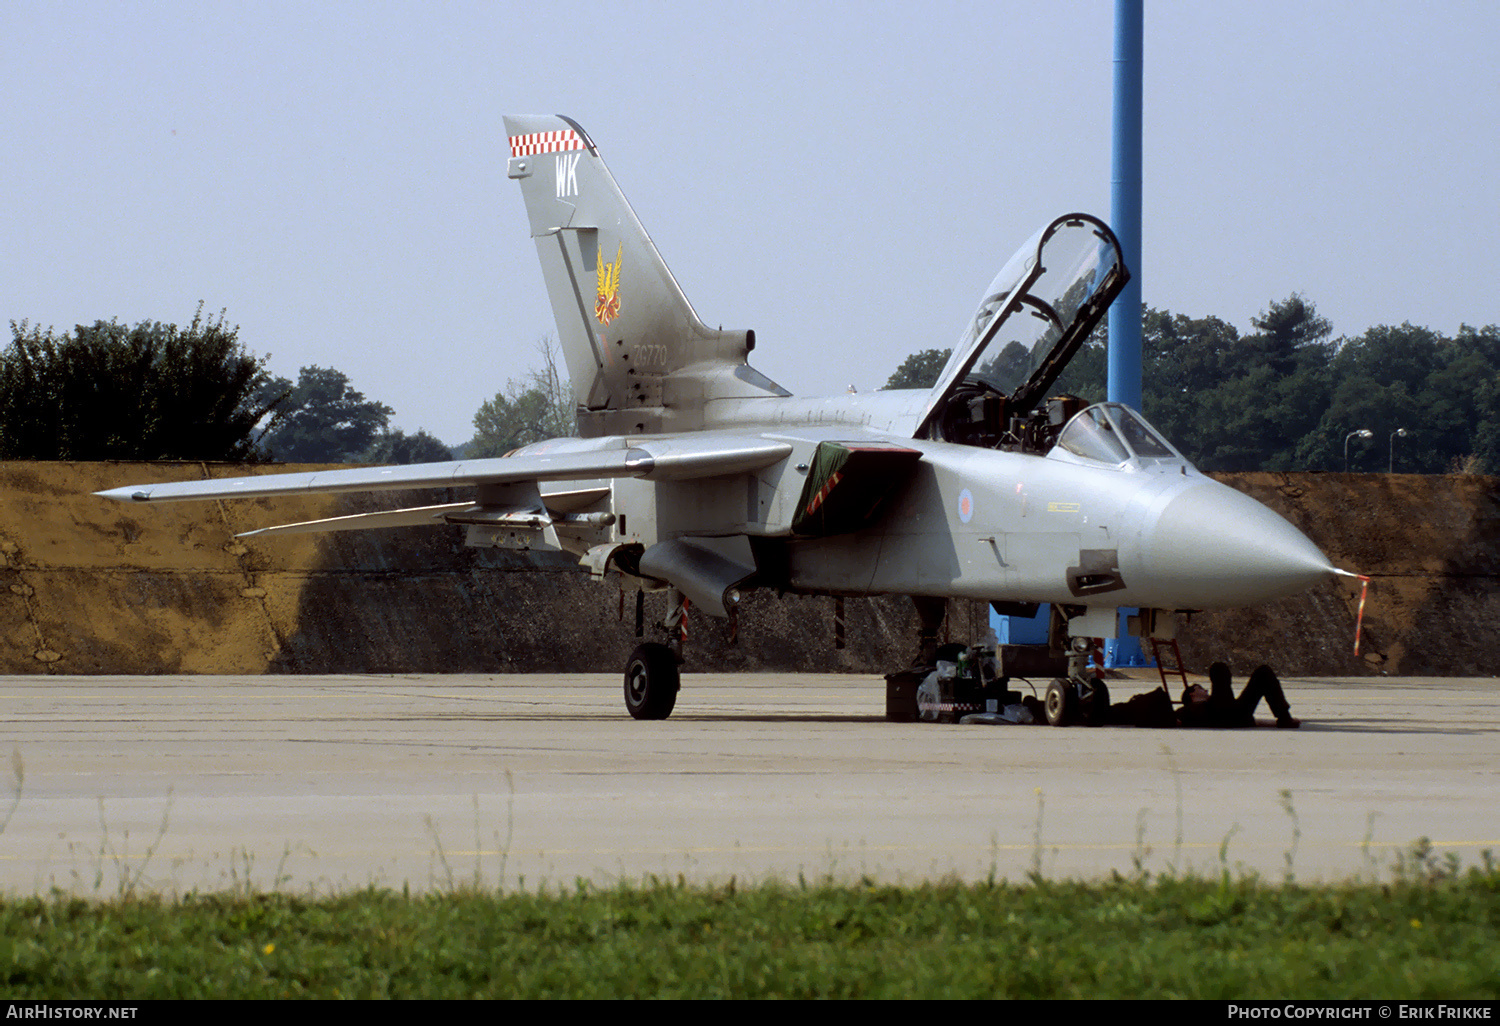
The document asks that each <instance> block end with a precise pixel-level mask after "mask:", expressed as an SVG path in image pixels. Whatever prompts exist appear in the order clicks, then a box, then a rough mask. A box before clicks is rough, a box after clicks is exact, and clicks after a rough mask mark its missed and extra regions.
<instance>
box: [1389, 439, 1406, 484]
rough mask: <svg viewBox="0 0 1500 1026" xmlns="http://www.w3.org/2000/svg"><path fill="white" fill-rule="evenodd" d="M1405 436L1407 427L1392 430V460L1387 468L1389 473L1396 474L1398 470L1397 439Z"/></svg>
mask: <svg viewBox="0 0 1500 1026" xmlns="http://www.w3.org/2000/svg"><path fill="white" fill-rule="evenodd" d="M1405 437H1406V428H1397V429H1396V430H1394V431H1392V432H1391V461H1390V465H1389V466H1387V467H1386V468H1385V472H1386V473H1387V474H1394V473H1395V472H1396V439H1398V438H1405Z"/></svg>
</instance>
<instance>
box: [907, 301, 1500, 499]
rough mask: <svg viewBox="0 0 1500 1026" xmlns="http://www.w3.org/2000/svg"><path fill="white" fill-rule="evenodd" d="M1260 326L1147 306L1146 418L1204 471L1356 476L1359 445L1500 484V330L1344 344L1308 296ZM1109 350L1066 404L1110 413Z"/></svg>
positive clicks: (1387, 462)
mask: <svg viewBox="0 0 1500 1026" xmlns="http://www.w3.org/2000/svg"><path fill="white" fill-rule="evenodd" d="M1251 324H1252V328H1253V330H1252V331H1249V332H1247V333H1245V334H1241V333H1240V332H1239V331H1238V330H1237V329H1236V328H1235V327H1234V326H1233V325H1232V324H1229V323H1227V322H1226V321H1223V320H1221V319H1220V318H1218V317H1212V316H1210V317H1201V318H1192V317H1188V316H1186V315H1184V314H1175V313H1172V312H1171V311H1169V310H1157V309H1154V308H1152V307H1150V306H1144V305H1143V307H1142V332H1141V334H1142V346H1141V378H1142V386H1141V392H1142V405H1143V406H1144V407H1145V409H1144V410H1143V411H1142V412H1143V413H1145V415H1146V418H1147V419H1148V420H1150V421H1151V423H1153V424H1154V425H1155V426H1156V427H1157V428H1158V429H1160V430H1161V432H1162V433H1163V434H1164V435H1166V436H1167V439H1168V440H1169V441H1171V442H1172V444H1173V445H1175V446H1176V447H1177V448H1178V449H1179V450H1181V451H1182V453H1183V455H1184V456H1186V457H1187V458H1188V459H1189V460H1191V461H1192V462H1193V463H1194V465H1196V466H1197V467H1198V468H1199V469H1201V470H1211V471H1243V470H1343V469H1344V453H1345V445H1346V443H1347V444H1348V446H1349V449H1348V451H1349V468H1350V469H1351V470H1362V471H1372V470H1386V469H1389V468H1391V467H1394V469H1395V470H1397V471H1399V472H1405V473H1422V474H1439V473H1451V472H1470V473H1494V472H1496V471H1500V327H1497V326H1495V325H1490V326H1488V327H1485V328H1473V327H1469V326H1468V325H1464V326H1462V327H1460V328H1459V330H1458V332H1457V333H1456V334H1455V335H1454V336H1452V337H1448V336H1445V335H1443V334H1441V333H1439V332H1436V331H1433V330H1432V329H1430V328H1423V327H1417V326H1415V325H1412V324H1410V323H1405V324H1401V325H1399V326H1393V325H1378V326H1376V327H1372V328H1369V329H1367V330H1366V331H1364V332H1363V333H1361V334H1359V335H1354V336H1339V337H1334V334H1333V326H1332V325H1331V324H1330V323H1329V322H1328V320H1327V319H1326V318H1324V317H1321V316H1319V315H1318V313H1317V309H1316V307H1315V305H1314V304H1313V302H1312V301H1311V300H1309V299H1307V298H1305V297H1303V296H1301V295H1298V294H1293V295H1292V296H1290V297H1288V298H1287V299H1284V300H1282V301H1280V302H1277V303H1272V304H1271V305H1270V306H1269V307H1268V308H1267V309H1266V310H1265V311H1264V312H1262V313H1261V314H1260V315H1259V316H1258V317H1256V318H1254V319H1253V321H1252V322H1251ZM1107 346H1108V332H1107V330H1106V329H1105V328H1104V327H1103V326H1101V327H1100V328H1099V329H1097V330H1096V331H1095V332H1094V334H1093V336H1092V337H1090V339H1089V340H1088V342H1087V343H1085V345H1084V346H1083V347H1082V348H1081V349H1080V350H1079V352H1078V354H1077V355H1076V356H1075V357H1074V359H1073V361H1072V363H1071V364H1070V365H1069V366H1068V368H1067V370H1066V371H1065V372H1064V373H1063V375H1062V377H1061V378H1060V379H1059V380H1058V383H1057V385H1056V386H1055V388H1054V392H1056V393H1063V392H1069V393H1072V394H1074V395H1077V396H1079V397H1081V398H1083V399H1086V400H1089V401H1102V400H1103V399H1104V398H1105V395H1106V392H1107V385H1106V381H1107V365H1108V360H1107ZM948 355H949V351H948V350H931V349H929V350H924V351H922V352H920V353H914V354H912V355H911V356H909V357H907V359H906V360H905V361H904V362H903V363H902V364H901V365H900V366H899V367H898V368H897V369H896V372H895V373H894V374H892V375H891V377H890V379H889V380H888V381H887V382H886V385H885V387H886V388H919V387H928V386H929V385H930V384H931V383H932V382H933V381H935V380H936V379H937V375H938V373H939V372H940V371H941V369H942V367H943V364H944V363H945V362H946V361H947V359H948ZM1361 431H1368V432H1370V434H1369V436H1367V437H1366V436H1361V435H1358V434H1356V435H1355V436H1354V437H1353V438H1351V437H1350V433H1351V432H1361ZM1403 431H1404V432H1405V434H1398V432H1403ZM1393 436H1394V437H1393Z"/></svg>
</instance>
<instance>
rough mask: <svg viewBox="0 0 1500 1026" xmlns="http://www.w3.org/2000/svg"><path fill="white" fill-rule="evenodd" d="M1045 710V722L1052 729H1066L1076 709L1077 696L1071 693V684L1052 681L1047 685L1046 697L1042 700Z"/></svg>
mask: <svg viewBox="0 0 1500 1026" xmlns="http://www.w3.org/2000/svg"><path fill="white" fill-rule="evenodd" d="M1043 701H1044V704H1045V706H1046V709H1047V722H1048V723H1050V724H1052V725H1053V726H1054V727H1066V726H1067V725H1068V724H1069V723H1071V722H1073V715H1074V711H1075V710H1076V709H1077V707H1078V696H1077V695H1076V694H1074V692H1073V682H1072V681H1068V680H1062V679H1061V678H1059V679H1057V680H1054V681H1053V682H1052V683H1051V684H1049V685H1047V697H1046V698H1045V699H1044V700H1043Z"/></svg>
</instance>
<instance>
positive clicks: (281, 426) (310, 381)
mask: <svg viewBox="0 0 1500 1026" xmlns="http://www.w3.org/2000/svg"><path fill="white" fill-rule="evenodd" d="M261 396H262V397H263V398H264V400H265V401H266V403H267V405H268V406H269V407H271V408H273V409H274V410H275V417H274V419H273V420H272V421H271V424H270V426H269V428H268V429H267V430H266V433H265V437H264V439H263V440H262V442H261V445H262V447H263V448H264V450H265V451H266V452H268V453H269V454H270V456H271V457H272V458H273V459H278V460H284V461H285V462H287V463H350V462H354V461H356V460H358V459H359V458H360V457H361V456H362V455H363V454H364V453H365V452H366V451H368V450H369V448H370V446H371V444H372V443H373V442H374V441H375V438H376V436H377V435H379V434H380V432H382V431H383V430H385V428H386V426H387V424H388V423H389V421H390V417H391V413H392V412H393V411H392V410H391V408H390V407H389V406H386V405H385V404H384V403H377V402H374V401H373V400H369V399H366V398H365V396H364V393H363V392H357V391H355V390H354V388H353V387H352V386H351V385H350V383H349V377H348V375H346V374H344V373H343V372H342V371H337V370H334V369H333V368H332V367H303V368H302V369H301V370H300V371H298V373H297V383H296V384H295V385H294V384H292V383H291V382H290V381H288V380H287V379H286V378H275V379H272V380H271V381H268V382H267V383H266V384H265V385H264V386H263V388H262V390H261Z"/></svg>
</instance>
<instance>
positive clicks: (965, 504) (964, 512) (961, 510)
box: [958, 488, 974, 524]
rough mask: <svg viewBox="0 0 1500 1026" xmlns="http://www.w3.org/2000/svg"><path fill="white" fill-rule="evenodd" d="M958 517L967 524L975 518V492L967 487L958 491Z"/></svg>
mask: <svg viewBox="0 0 1500 1026" xmlns="http://www.w3.org/2000/svg"><path fill="white" fill-rule="evenodd" d="M958 519H959V521H960V522H962V523H965V524H967V523H968V522H969V521H970V520H973V519H974V493H973V492H971V491H969V490H968V489H967V488H965V489H964V490H963V491H961V492H959V493H958Z"/></svg>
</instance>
